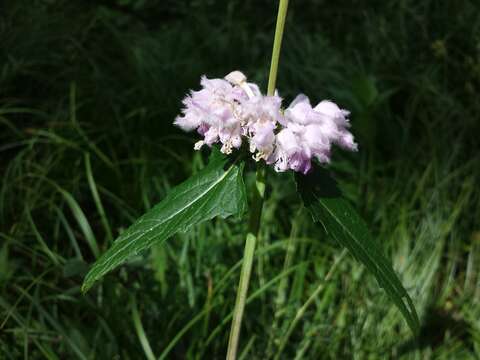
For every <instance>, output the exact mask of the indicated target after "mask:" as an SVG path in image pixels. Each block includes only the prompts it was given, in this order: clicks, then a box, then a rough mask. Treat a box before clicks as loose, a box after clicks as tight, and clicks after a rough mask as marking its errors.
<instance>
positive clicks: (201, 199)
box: [82, 150, 246, 292]
mask: <svg viewBox="0 0 480 360" xmlns="http://www.w3.org/2000/svg"><path fill="white" fill-rule="evenodd" d="M242 170H243V164H240V165H238V164H235V163H233V164H228V159H227V158H226V157H225V156H224V155H223V154H221V153H220V151H218V150H214V151H213V153H212V156H211V157H210V162H209V164H208V166H207V167H206V168H205V169H203V170H202V171H200V172H198V173H197V174H195V176H192V177H191V178H189V179H188V180H186V181H184V182H183V183H182V184H180V185H178V186H176V187H174V188H173V189H171V190H170V192H169V193H168V195H167V196H166V197H165V198H164V199H163V200H162V201H161V202H160V203H159V204H157V205H156V206H154V207H153V208H152V209H151V210H149V211H148V212H147V213H145V214H144V215H142V216H141V217H140V218H139V219H138V220H137V221H135V223H134V224H133V225H132V226H130V227H129V228H128V229H127V230H125V231H124V232H122V234H121V235H120V236H119V237H118V239H116V240H115V242H114V243H113V245H112V247H111V248H110V249H108V251H107V252H106V253H105V254H103V255H102V257H101V258H100V259H98V261H97V262H95V264H93V266H92V268H91V269H90V271H89V272H88V274H87V275H86V276H85V281H84V283H83V286H82V291H84V292H85V291H88V289H89V288H90V287H91V286H92V285H93V283H94V282H95V281H97V280H98V279H100V278H101V277H103V276H104V275H105V274H106V273H108V272H109V271H111V270H113V269H114V268H116V267H117V266H118V265H120V264H121V263H123V262H124V261H125V260H126V259H128V258H129V257H132V256H133V255H136V254H138V253H140V252H141V251H144V250H146V249H149V248H150V247H151V246H153V245H155V244H161V243H162V242H164V241H165V240H167V239H168V238H169V237H171V236H172V235H174V234H176V233H177V232H185V231H187V230H189V229H190V228H191V227H192V226H193V225H196V224H199V223H201V222H203V221H207V220H211V219H213V218H215V217H217V216H220V217H223V218H226V217H227V216H230V215H239V214H243V212H244V211H245V208H246V198H245V185H244V184H243V175H242Z"/></svg>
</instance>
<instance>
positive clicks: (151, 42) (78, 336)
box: [0, 0, 480, 360]
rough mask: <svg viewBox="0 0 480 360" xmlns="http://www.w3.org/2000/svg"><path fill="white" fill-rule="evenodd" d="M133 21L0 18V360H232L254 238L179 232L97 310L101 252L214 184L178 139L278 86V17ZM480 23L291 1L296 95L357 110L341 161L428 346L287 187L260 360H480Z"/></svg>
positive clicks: (12, 12)
mask: <svg viewBox="0 0 480 360" xmlns="http://www.w3.org/2000/svg"><path fill="white" fill-rule="evenodd" d="M124 3H127V2H123V1H115V2H112V1H108V2H107V1H98V2H97V1H95V2H94V1H66V0H49V1H44V0H36V1H30V0H28V1H27V0H7V1H3V2H2V3H1V5H0V17H1V20H0V43H1V44H2V46H0V85H1V86H0V174H1V177H0V249H1V250H0V268H1V269H2V271H1V275H0V278H1V280H0V358H2V359H3V358H6V359H19V358H28V359H45V358H48V359H56V358H58V359H80V358H87V359H91V358H95V359H115V358H121V359H138V358H139V357H141V356H143V354H144V353H146V351H147V350H146V349H148V347H147V346H146V344H147V342H146V341H145V340H146V339H148V344H150V347H151V350H152V352H153V354H155V355H157V356H163V357H164V358H165V359H185V358H187V359H198V358H200V359H202V358H222V357H223V356H224V354H225V348H226V343H227V340H228V337H227V336H228V324H229V317H230V316H231V310H232V308H233V299H234V295H235V287H236V285H237V280H238V275H239V268H240V266H239V258H240V254H241V253H242V249H243V246H244V238H243V234H244V231H245V228H244V225H243V224H242V223H241V222H237V221H234V219H233V218H228V219H225V220H224V219H217V220H216V221H206V222H203V223H201V224H198V225H197V226H194V227H193V228H192V229H191V231H189V232H187V233H178V234H177V235H175V238H174V241H167V242H165V243H164V244H163V245H161V246H160V247H153V248H152V250H154V251H146V252H145V254H139V255H138V256H134V257H133V258H132V259H131V260H130V261H128V263H126V264H125V266H121V267H120V268H119V269H118V271H114V272H111V273H110V274H109V275H108V281H103V282H101V283H99V284H98V286H95V287H94V288H93V289H91V290H90V291H89V292H88V293H87V294H85V295H82V294H81V291H80V288H81V285H82V282H83V279H84V276H85V272H86V269H87V267H88V265H87V264H89V263H93V262H94V261H95V260H96V259H95V255H94V253H93V251H94V250H93V249H94V246H92V245H93V242H91V243H90V242H89V240H92V241H93V240H95V241H96V244H97V246H98V248H99V251H100V253H103V252H104V251H105V250H106V249H108V248H109V247H110V246H111V245H112V242H111V239H112V237H113V238H116V237H118V236H119V235H120V234H121V232H122V231H124V229H125V228H126V227H128V226H129V225H130V224H132V223H133V222H134V221H135V219H136V218H137V217H138V216H140V215H141V214H143V213H145V212H146V211H148V210H149V209H150V208H151V206H152V204H156V203H158V202H159V201H160V200H161V199H163V198H164V197H165V196H166V194H167V193H168V192H169V191H170V190H171V189H172V187H173V186H174V185H176V184H179V183H180V182H181V181H183V180H184V179H186V178H188V177H190V176H191V175H192V174H195V173H197V172H198V171H201V169H203V168H204V165H203V163H204V161H205V159H204V157H203V156H202V155H201V154H200V153H197V152H193V151H192V146H193V136H192V135H190V134H186V135H185V134H181V133H180V132H179V131H177V130H175V129H174V128H173V126H172V125H171V123H172V121H173V119H174V117H175V116H176V115H177V114H178V111H179V108H180V106H181V104H180V99H181V97H182V96H184V95H185V92H186V91H187V89H189V88H196V87H197V86H198V79H199V77H200V75H202V74H206V75H207V76H222V75H224V74H225V73H227V72H229V71H231V70H232V69H240V70H243V71H244V72H245V73H246V74H248V75H249V77H251V78H252V80H254V81H258V82H259V83H261V84H263V88H265V85H266V78H267V76H268V65H269V64H268V61H269V54H270V50H271V43H272V35H273V27H274V21H275V19H274V18H273V16H272V14H273V12H274V10H272V3H271V2H259V1H257V0H244V1H239V0H232V1H217V0H215V1H214V0H192V1H173V0H172V1H164V0H162V1H160V0H152V1H150V0H149V1H148V2H143V1H128V4H127V5H123V4H124ZM114 4H118V6H116V5H114ZM477 8H478V5H477V2H476V1H474V0H467V1H443V2H441V1H432V0H422V1H414V0H406V1H401V2H399V1H394V2H386V1H370V0H368V1H367V0H359V1H356V2H355V7H352V2H351V1H343V0H342V1H338V2H325V1H323V0H322V1H321V0H314V1H310V2H308V4H307V2H301V1H290V9H289V11H290V14H289V17H288V19H287V24H286V38H285V41H284V48H283V52H282V58H281V61H280V69H279V79H278V88H279V90H280V94H281V95H282V96H284V97H286V98H287V101H288V100H289V99H288V98H291V97H292V96H293V95H294V94H295V93H297V92H299V91H303V92H305V93H306V94H307V95H309V96H310V97H311V98H312V99H321V98H331V99H334V100H335V101H336V102H338V103H339V104H341V105H342V106H343V107H345V108H347V109H350V110H352V116H351V118H352V122H351V123H352V131H353V133H354V134H355V135H356V136H360V135H361V134H363V135H361V136H362V138H361V139H359V143H360V150H359V152H358V153H356V154H354V155H346V154H341V152H340V151H338V152H336V151H335V150H334V158H335V161H333V163H332V165H331V166H332V168H331V170H332V171H333V172H334V173H335V174H336V176H337V178H338V179H339V182H340V184H339V185H340V188H341V189H342V190H343V193H344V194H345V196H346V197H347V198H348V199H349V200H351V201H352V203H354V204H355V205H356V208H357V209H358V211H359V213H360V214H361V215H362V217H363V218H364V219H365V220H366V223H367V224H368V226H369V228H371V229H372V232H373V233H374V234H375V237H376V239H378V242H379V243H381V244H382V248H383V250H384V252H385V254H386V257H387V258H389V259H391V262H392V265H393V268H394V269H395V271H396V273H397V274H398V276H399V278H400V279H401V281H402V283H403V284H405V285H406V288H407V291H408V293H409V294H410V295H411V297H412V300H413V301H414V303H415V306H416V307H417V310H418V312H419V316H420V323H421V328H420V334H419V337H418V341H414V340H413V339H412V338H411V337H410V336H411V333H410V331H409V329H408V327H407V325H406V324H405V321H404V319H403V317H402V315H401V314H400V312H399V311H397V309H396V308H395V307H392V306H391V301H390V300H389V299H388V298H387V296H386V295H385V294H384V292H383V291H382V290H381V289H379V287H378V282H377V281H376V280H375V278H374V277H373V276H371V275H370V274H369V273H368V272H367V271H366V269H365V267H364V266H363V265H362V264H361V263H359V262H357V261H356V260H355V259H353V258H352V257H350V256H345V257H343V258H341V259H338V258H337V256H338V254H339V251H338V246H337V244H336V243H334V242H333V241H331V239H330V238H329V237H327V236H324V235H323V231H319V226H318V224H316V225H315V224H311V221H310V215H309V214H307V213H306V211H305V210H300V208H301V204H300V201H299V199H298V197H297V196H296V194H295V191H294V190H295V186H294V184H293V183H292V179H291V177H290V176H287V175H285V176H276V175H275V176H273V175H270V174H268V176H267V179H268V182H269V186H268V187H267V192H266V194H267V200H266V204H265V205H266V206H265V209H264V213H263V226H264V227H263V229H262V233H261V234H260V235H261V236H260V238H259V247H258V252H257V256H256V258H255V263H254V276H253V277H252V281H253V282H252V287H251V289H252V291H251V298H250V302H249V304H248V306H247V308H246V317H245V322H244V324H245V327H244V329H243V335H244V336H245V338H244V339H242V342H241V344H240V349H241V350H242V352H243V353H242V356H243V359H256V358H261V359H272V358H274V357H275V356H276V355H277V353H278V352H279V346H280V345H279V344H283V343H284V342H286V343H285V347H284V348H283V350H282V351H281V352H280V355H279V358H286V359H318V358H322V359H339V358H340V359H342V358H345V359H351V358H355V359H385V358H392V359H432V360H433V359H478V357H479V356H478V354H480V341H479V339H480V323H479V319H480V303H479V301H478V299H479V298H480V271H479V264H480V263H479V260H478V259H480V236H479V230H480V229H479V226H478V218H479V214H480V192H479V189H478V184H479V183H480V166H479V163H480V158H479V153H480V152H479V151H478V134H479V133H480V129H479V125H480V123H479V122H478V116H477V115H476V114H479V113H480V102H479V101H478V98H479V90H480V76H479V74H480V72H479V69H480V54H479V53H478V29H479V28H480V12H479V11H478V9H477ZM359 9H361V11H359ZM72 89H75V91H72ZM374 89H375V90H374ZM358 116H361V121H357V119H358ZM74 120H75V121H74ZM365 124H366V125H365ZM86 154H87V156H89V164H88V163H87V160H86ZM192 154H193V155H192ZM246 173H248V172H246ZM249 176H250V175H247V177H246V179H245V181H246V182H247V183H248V184H251V182H252V180H253V179H252V178H250V177H249ZM59 188H61V189H63V190H64V191H66V192H67V193H68V194H70V196H71V197H72V198H73V199H75V202H76V205H78V207H79V208H80V209H81V210H82V213H83V215H84V219H82V216H81V215H80V212H78V211H73V210H74V208H75V207H74V208H72V207H71V205H72V204H70V203H69V202H68V201H67V198H68V197H65V196H64V194H62V192H60V191H59ZM247 195H249V194H248V193H247ZM102 208H103V210H102ZM103 214H105V217H104V215H103ZM295 214H296V215H295ZM79 216H80V217H79ZM105 219H106V220H107V221H105ZM292 219H293V221H292ZM30 220H32V221H30ZM84 221H86V222H88V224H89V228H90V229H91V231H92V232H91V233H93V235H94V237H90V234H91V233H90V232H89V231H88V227H86V226H85V222H84ZM292 222H293V225H291V224H292ZM108 229H110V230H108ZM110 232H111V235H110ZM159 249H160V250H159ZM337 261H338V265H337V266H336V267H335V269H336V270H335V271H334V272H331V273H330V270H331V269H332V267H334V264H337ZM4 269H7V271H6V272H4V271H3V270H4ZM329 273H330V274H331V276H330V277H328V278H327V275H328V274H329ZM133 299H135V300H136V302H134V300H133ZM128 305H130V306H128ZM135 305H136V306H135ZM300 310H302V312H301V314H299V315H298V316H297V313H298V312H299V311H300ZM300 315H301V316H300ZM292 323H295V324H297V325H296V326H292ZM140 324H141V326H140ZM289 329H293V331H292V332H291V334H290V336H287V334H288V332H289ZM147 352H148V351H147Z"/></svg>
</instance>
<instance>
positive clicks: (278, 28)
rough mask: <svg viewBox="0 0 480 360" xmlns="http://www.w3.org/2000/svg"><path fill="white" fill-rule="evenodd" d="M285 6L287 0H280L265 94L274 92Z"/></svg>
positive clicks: (285, 13) (285, 14)
mask: <svg viewBox="0 0 480 360" xmlns="http://www.w3.org/2000/svg"><path fill="white" fill-rule="evenodd" d="M287 8H288V0H280V5H279V6H278V15H277V25H276V27H275V40H274V41H273V51H272V62H271V64H270V74H269V76H268V89H267V95H273V94H274V93H275V84H276V82H277V72H278V62H279V59H280V49H281V47H282V39H283V29H284V28H285V18H286V17H287Z"/></svg>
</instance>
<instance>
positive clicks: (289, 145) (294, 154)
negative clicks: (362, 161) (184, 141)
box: [175, 71, 357, 174]
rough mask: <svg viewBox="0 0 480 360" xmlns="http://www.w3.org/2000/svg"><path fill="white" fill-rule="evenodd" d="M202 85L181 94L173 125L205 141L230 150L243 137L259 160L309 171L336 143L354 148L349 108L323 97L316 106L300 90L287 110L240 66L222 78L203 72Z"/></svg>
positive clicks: (281, 167) (326, 158)
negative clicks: (195, 133) (346, 108)
mask: <svg viewBox="0 0 480 360" xmlns="http://www.w3.org/2000/svg"><path fill="white" fill-rule="evenodd" d="M200 84H201V86H202V89H201V90H199V91H191V93H190V94H189V95H188V96H187V97H186V98H185V99H184V100H183V105H184V108H183V109H182V115H181V116H178V117H177V118H176V119H175V125H177V126H179V127H180V128H182V129H183V130H186V131H191V130H195V129H196V130H197V132H198V133H199V134H200V135H201V136H203V140H201V141H199V142H197V143H196V144H195V149H196V150H198V149H200V148H201V147H202V146H203V145H208V146H211V145H213V144H215V143H220V144H222V147H221V151H222V152H223V153H225V154H230V153H231V152H232V150H233V149H238V148H240V146H241V145H242V141H243V140H244V139H245V140H246V141H247V142H248V144H249V148H250V151H251V152H252V153H253V154H254V155H253V158H254V159H255V160H256V161H259V160H260V159H263V160H264V161H265V162H266V163H267V164H271V165H273V166H274V168H275V170H276V171H279V172H281V171H286V170H288V169H291V170H294V171H298V172H302V173H304V174H306V173H307V172H308V171H309V170H310V168H311V166H312V164H311V162H312V158H316V159H317V160H318V161H319V162H320V163H328V162H329V161H330V149H331V147H332V144H336V145H338V146H340V147H342V148H344V149H347V150H351V151H356V150H357V144H356V143H355V142H354V140H353V136H352V134H351V133H350V132H349V131H348V127H349V126H350V125H349V121H348V118H347V117H348V115H349V112H348V111H346V110H343V109H340V108H339V107H338V106H337V105H336V104H335V103H333V102H331V101H328V100H324V101H321V102H320V103H318V104H317V105H316V106H315V107H312V105H311V104H310V100H309V99H308V97H306V96H305V95H298V96H297V97H296V98H295V100H293V102H292V103H291V104H290V106H289V107H288V108H286V109H285V110H283V109H282V99H281V98H280V97H279V96H278V95H277V94H275V95H274V96H266V95H262V94H261V92H260V90H259V88H258V86H257V85H255V84H253V83H249V82H247V78H246V77H245V75H244V74H242V73H241V72H240V71H233V72H231V73H230V74H228V75H227V76H226V77H225V78H224V79H207V78H206V77H205V76H203V77H202V79H201V81H200Z"/></svg>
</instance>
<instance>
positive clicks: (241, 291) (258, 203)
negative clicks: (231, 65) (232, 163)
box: [227, 0, 288, 360]
mask: <svg viewBox="0 0 480 360" xmlns="http://www.w3.org/2000/svg"><path fill="white" fill-rule="evenodd" d="M287 7H288V0H280V4H279V7H278V15H277V24H276V27H275V39H274V41H273V51H272V62H271V65H270V75H269V78H268V89H267V95H273V94H274V93H275V84H276V81H277V72H278V63H279V59H280V49H281V46H282V38H283V29H284V27H285V18H286V16H287ZM265 172H266V171H265V164H264V163H263V162H260V163H258V166H257V173H256V181H255V189H254V193H253V199H252V207H251V212H250V222H249V227H248V233H247V237H246V240H245V249H244V255H243V264H242V272H241V274H240V282H239V284H238V289H237V298H236V300H235V309H234V311H233V319H232V327H231V329H230V337H229V339H228V349H227V360H235V359H236V358H237V349H238V342H239V339H240V329H241V327H242V318H243V312H244V310H245V302H246V299H247V293H248V284H249V282H250V275H251V273H252V265H253V258H254V253H255V245H256V243H257V238H258V233H259V230H260V219H261V216H262V208H263V200H264V196H265Z"/></svg>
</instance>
